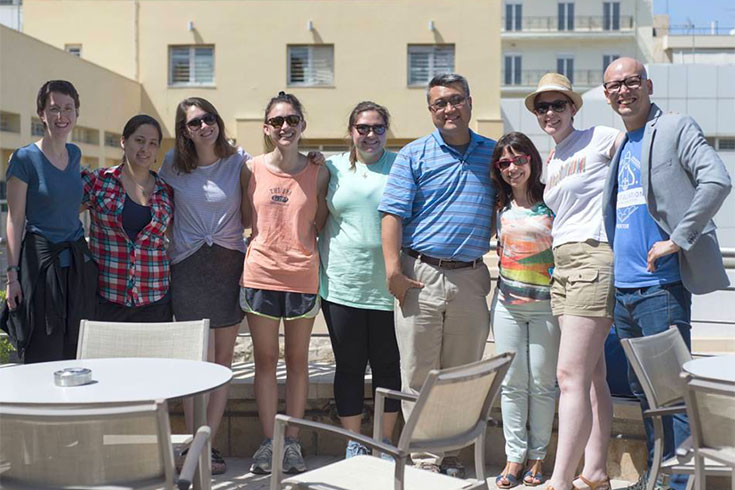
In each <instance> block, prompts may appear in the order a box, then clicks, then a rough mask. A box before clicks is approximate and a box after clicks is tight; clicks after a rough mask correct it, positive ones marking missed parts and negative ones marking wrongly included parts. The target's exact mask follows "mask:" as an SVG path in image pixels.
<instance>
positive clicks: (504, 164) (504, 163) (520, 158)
mask: <svg viewBox="0 0 735 490" xmlns="http://www.w3.org/2000/svg"><path fill="white" fill-rule="evenodd" d="M511 163H512V164H514V165H515V166H516V167H520V166H521V165H528V164H529V163H531V157H529V156H528V155H516V156H514V157H513V158H503V159H502V160H498V161H497V162H495V166H496V167H498V168H499V169H500V170H505V169H506V168H508V167H510V164H511Z"/></svg>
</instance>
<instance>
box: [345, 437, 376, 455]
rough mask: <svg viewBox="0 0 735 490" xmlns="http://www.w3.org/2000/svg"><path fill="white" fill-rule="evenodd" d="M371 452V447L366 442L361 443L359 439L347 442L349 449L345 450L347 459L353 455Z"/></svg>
mask: <svg viewBox="0 0 735 490" xmlns="http://www.w3.org/2000/svg"><path fill="white" fill-rule="evenodd" d="M365 454H370V449H368V448H367V446H365V445H364V444H360V443H359V442H357V441H352V440H351V441H349V442H348V443H347V449H346V450H345V459H350V458H351V457H353V456H362V455H365Z"/></svg>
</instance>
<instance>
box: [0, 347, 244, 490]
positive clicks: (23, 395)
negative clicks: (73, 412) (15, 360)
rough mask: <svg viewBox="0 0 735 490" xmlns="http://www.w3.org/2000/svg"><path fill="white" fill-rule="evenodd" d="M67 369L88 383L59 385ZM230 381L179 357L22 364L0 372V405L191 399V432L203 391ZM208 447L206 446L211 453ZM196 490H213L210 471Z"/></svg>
mask: <svg viewBox="0 0 735 490" xmlns="http://www.w3.org/2000/svg"><path fill="white" fill-rule="evenodd" d="M69 367H81V368H88V369H91V370H92V382H91V383H89V384H86V385H82V386H70V387H60V386H56V384H55V383H54V372H55V371H58V370H60V369H64V368H69ZM230 379H232V371H231V370H230V369H228V368H226V367H224V366H221V365H219V364H214V363H210V362H201V361H190V360H182V359H153V358H132V357H127V358H113V359H75V360H70V361H55V362H42V363H38V364H24V365H18V366H12V367H8V368H5V369H0V402H2V403H29V404H32V403H59V404H65V403H69V404H83V403H121V402H137V401H147V400H157V399H166V400H172V399H176V398H182V397H187V396H194V425H195V427H194V430H195V431H196V429H197V428H199V427H200V426H202V425H206V423H207V410H206V393H207V392H208V391H211V390H213V389H215V388H218V387H220V386H222V385H224V384H226V383H228V382H229V381H230ZM210 447H211V446H210V444H207V447H206V448H205V451H206V452H205V454H209V451H210ZM194 488H195V489H198V490H201V489H207V488H211V467H210V465H209V464H207V465H206V467H205V469H204V471H202V472H201V474H199V475H198V477H195V481H194Z"/></svg>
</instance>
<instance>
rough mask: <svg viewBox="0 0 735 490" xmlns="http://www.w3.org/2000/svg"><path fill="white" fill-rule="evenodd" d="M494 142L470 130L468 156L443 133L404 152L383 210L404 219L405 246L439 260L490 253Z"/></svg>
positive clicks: (393, 171)
mask: <svg viewBox="0 0 735 490" xmlns="http://www.w3.org/2000/svg"><path fill="white" fill-rule="evenodd" d="M494 148H495V141H493V140H491V139H489V138H485V137H483V136H480V135H478V134H476V133H474V132H472V131H470V144H469V146H468V148H467V149H466V150H465V151H464V153H463V154H460V153H459V152H458V151H457V150H456V149H455V148H453V147H451V146H449V145H447V144H446V143H445V142H444V139H443V138H442V136H441V133H440V132H439V130H436V131H434V132H433V133H431V134H430V135H428V136H425V137H423V138H420V139H417V140H415V141H413V142H411V143H409V144H408V145H406V146H405V147H403V149H402V150H401V151H400V153H399V154H398V156H397V157H396V161H395V162H394V163H393V167H392V168H391V171H390V176H389V177H388V182H387V183H386V186H385V192H384V193H383V197H382V199H381V201H380V205H379V206H378V210H379V211H381V212H383V213H389V214H393V215H396V216H400V217H401V218H403V243H402V246H403V247H407V248H412V249H414V250H416V251H418V252H421V253H424V254H426V255H428V256H431V257H435V258H439V259H451V260H462V261H471V260H475V259H477V258H479V257H482V256H483V255H485V254H486V253H487V252H488V250H490V234H491V231H492V230H491V228H490V218H491V216H492V214H493V208H494V205H495V187H494V186H493V183H492V181H491V180H490V160H491V156H492V153H493V149H494Z"/></svg>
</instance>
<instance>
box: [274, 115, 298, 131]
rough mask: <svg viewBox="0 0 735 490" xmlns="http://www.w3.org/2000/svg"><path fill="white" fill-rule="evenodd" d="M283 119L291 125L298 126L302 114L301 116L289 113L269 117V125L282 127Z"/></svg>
mask: <svg viewBox="0 0 735 490" xmlns="http://www.w3.org/2000/svg"><path fill="white" fill-rule="evenodd" d="M283 121H286V124H288V125H289V126H291V127H294V126H298V125H299V123H300V122H301V116H299V115H298V114H289V115H288V116H276V117H272V118H270V119H268V120H267V121H266V123H267V124H268V125H269V126H273V127H274V128H282V127H283Z"/></svg>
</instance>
